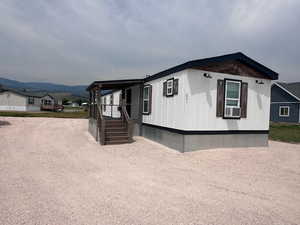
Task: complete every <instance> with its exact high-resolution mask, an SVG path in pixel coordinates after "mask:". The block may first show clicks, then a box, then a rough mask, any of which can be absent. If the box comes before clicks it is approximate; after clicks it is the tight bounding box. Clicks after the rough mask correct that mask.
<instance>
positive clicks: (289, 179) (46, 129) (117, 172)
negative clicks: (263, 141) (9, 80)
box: [0, 117, 300, 225]
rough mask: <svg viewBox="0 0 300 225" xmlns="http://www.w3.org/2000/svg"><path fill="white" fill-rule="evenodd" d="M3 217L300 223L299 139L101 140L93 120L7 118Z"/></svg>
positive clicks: (6, 221)
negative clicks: (209, 145) (186, 145)
mask: <svg viewBox="0 0 300 225" xmlns="http://www.w3.org/2000/svg"><path fill="white" fill-rule="evenodd" d="M0 120H2V121H6V122H5V123H2V125H0V224H1V225H10V224H13V225H18V224H34V225H45V224H49V225H50V224H51V225H52V224H53V225H54V224H55V225H68V224H70V225H77V224H88V225H93V224H105V225H108V224H132V225H134V224H153V225H154V224H155V225H157V224H162V225H168V224H193V225H196V224H199V225H200V224H216V225H221V224H224V225H231V224H233V225H236V224H243V225H247V224H264V225H266V224H284V225H287V224H300V145H292V144H284V143H280V142H270V147H269V148H248V149H215V150H207V151H198V152H192V153H184V154H181V153H178V152H176V151H173V150H171V149H168V148H166V147H163V146H161V145H159V144H157V143H154V142H151V141H148V140H146V139H143V138H137V139H136V142H135V143H133V144H125V145H114V146H100V145H98V144H97V143H96V142H95V141H94V140H93V138H92V137H91V136H90V135H89V134H88V132H87V120H83V119H55V118H51V119H50V118H4V117H2V118H1V117H0Z"/></svg>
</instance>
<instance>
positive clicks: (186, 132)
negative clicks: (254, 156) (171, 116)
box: [142, 123, 269, 135]
mask: <svg viewBox="0 0 300 225" xmlns="http://www.w3.org/2000/svg"><path fill="white" fill-rule="evenodd" d="M142 125H143V126H148V127H153V128H158V129H161V130H166V131H169V132H173V133H176V134H183V135H217V134H269V130H179V129H175V128H170V127H162V126H158V125H154V124H149V123H142Z"/></svg>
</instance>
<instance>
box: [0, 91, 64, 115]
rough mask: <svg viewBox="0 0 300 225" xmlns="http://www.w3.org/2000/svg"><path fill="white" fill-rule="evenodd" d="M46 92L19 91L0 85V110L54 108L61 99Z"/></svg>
mask: <svg viewBox="0 0 300 225" xmlns="http://www.w3.org/2000/svg"><path fill="white" fill-rule="evenodd" d="M53 96H54V94H51V95H50V94H48V93H46V92H32V91H25V90H24V91H21V90H17V89H12V88H4V87H0V111H23V112H36V111H41V110H43V109H47V110H49V109H50V110H55V106H56V105H61V104H62V100H61V99H58V98H56V97H53Z"/></svg>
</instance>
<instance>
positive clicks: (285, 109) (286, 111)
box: [279, 106, 290, 117]
mask: <svg viewBox="0 0 300 225" xmlns="http://www.w3.org/2000/svg"><path fill="white" fill-rule="evenodd" d="M279 116H282V117H288V116H290V107H289V106H280V107H279Z"/></svg>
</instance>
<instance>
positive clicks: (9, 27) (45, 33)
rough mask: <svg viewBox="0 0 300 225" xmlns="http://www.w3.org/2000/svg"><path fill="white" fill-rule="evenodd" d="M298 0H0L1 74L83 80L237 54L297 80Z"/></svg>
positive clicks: (130, 74) (137, 73) (140, 73)
mask: <svg viewBox="0 0 300 225" xmlns="http://www.w3.org/2000/svg"><path fill="white" fill-rule="evenodd" d="M298 2H299V1H296V0H287V1H280V0H272V1H270V0H269V1H267V0H260V1H258V0H247V1H243V0H233V1H230V4H229V3H228V1H225V0H218V1H209V0H203V1H198V0H190V1H180V0H174V1H160V2H159V3H158V2H157V1H141V0H139V1H138V0H128V1H117V0H103V1H97V0H51V1H46V0H41V1H35V0H26V1H17V0H2V1H1V2H0V11H1V14H0V34H1V39H0V47H1V51H0V58H1V59H4V60H1V61H0V76H1V74H3V73H5V74H8V73H10V74H13V75H14V76H15V78H19V79H20V80H31V79H39V80H43V79H45V80H49V81H52V82H62V83H77V84H78V83H89V82H91V81H93V80H101V79H113V78H120V77H122V76H123V75H126V77H140V76H145V74H151V73H155V72H158V71H159V70H161V69H165V68H167V67H169V66H174V65H176V64H177V63H182V62H184V61H186V60H190V59H195V58H201V57H209V56H214V55H218V54H224V53H229V52H234V51H243V52H245V53H246V54H249V56H250V57H253V58H254V59H258V60H259V61H261V62H262V63H264V64H265V65H267V66H270V67H272V68H273V69H275V70H278V71H279V72H282V71H287V70H285V69H284V68H285V67H287V66H288V67H289V70H288V74H284V75H285V76H286V77H288V78H287V79H286V80H295V79H296V78H297V77H296V74H298V71H299V69H300V68H299V65H298V62H296V60H295V58H299V57H300V53H299V52H298V51H296V50H297V49H299V48H297V47H300V46H299V38H300V37H299V32H298V31H297V29H295V27H298V26H299V23H300V22H299V21H300V16H299V15H300V11H299V3H298ZM287 34H288V35H287ZM291 34H292V35H291ZM123 77H124V76H123Z"/></svg>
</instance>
